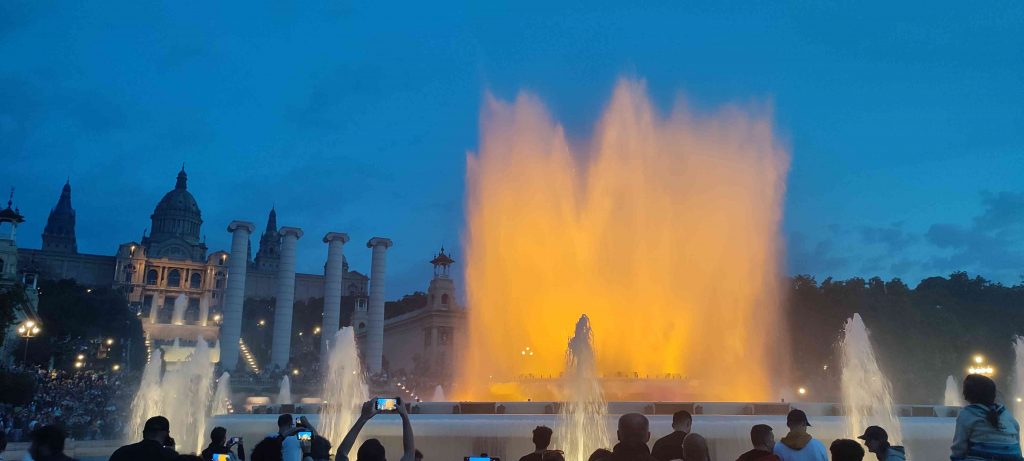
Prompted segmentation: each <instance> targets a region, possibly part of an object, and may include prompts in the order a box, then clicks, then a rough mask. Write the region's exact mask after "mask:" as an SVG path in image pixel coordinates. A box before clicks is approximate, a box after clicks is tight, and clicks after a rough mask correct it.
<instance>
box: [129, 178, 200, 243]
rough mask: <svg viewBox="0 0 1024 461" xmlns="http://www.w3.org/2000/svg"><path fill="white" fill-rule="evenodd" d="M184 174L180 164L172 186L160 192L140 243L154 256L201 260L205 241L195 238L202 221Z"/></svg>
mask: <svg viewBox="0 0 1024 461" xmlns="http://www.w3.org/2000/svg"><path fill="white" fill-rule="evenodd" d="M187 184H188V175H186V174H185V166H184V165H182V167H181V171H180V172H179V173H178V180H177V182H176V183H175V184H174V189H172V190H171V191H170V192H168V193H166V194H164V197H163V198H162V199H160V203H157V205H156V209H155V210H153V214H152V215H151V216H150V218H151V219H152V220H153V226H152V227H151V229H150V232H149V237H146V238H145V239H143V242H142V245H143V246H145V247H146V248H147V254H149V256H150V257H155V258H170V259H179V260H192V261H204V260H205V259H206V244H205V243H203V242H201V241H200V239H199V227H200V226H201V225H202V224H203V219H202V215H201V213H200V211H199V204H197V203H196V199H195V197H192V194H191V193H189V191H188V186H187Z"/></svg>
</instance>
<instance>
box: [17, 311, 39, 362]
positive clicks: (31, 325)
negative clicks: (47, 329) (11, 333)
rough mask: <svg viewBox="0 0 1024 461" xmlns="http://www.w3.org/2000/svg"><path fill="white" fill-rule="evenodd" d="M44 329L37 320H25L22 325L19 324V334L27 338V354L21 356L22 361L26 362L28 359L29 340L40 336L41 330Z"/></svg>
mask: <svg viewBox="0 0 1024 461" xmlns="http://www.w3.org/2000/svg"><path fill="white" fill-rule="evenodd" d="M40 331H42V330H41V329H40V328H39V324H37V323H36V321H35V320H31V319H29V320H25V321H24V322H22V324H21V325H19V326H18V336H21V337H22V338H25V355H24V356H23V357H22V358H21V362H22V363H25V361H26V360H28V340H29V338H34V337H36V336H39V332H40Z"/></svg>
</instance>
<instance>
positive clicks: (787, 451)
mask: <svg viewBox="0 0 1024 461" xmlns="http://www.w3.org/2000/svg"><path fill="white" fill-rule="evenodd" d="M786 426H787V427H789V433H788V434H786V436H785V437H783V438H782V440H780V441H779V442H778V443H776V444H775V454H776V455H779V458H782V461H828V453H827V452H826V451H825V445H824V444H822V443H821V442H819V441H818V440H816V439H815V438H814V437H811V434H808V433H807V428H808V427H810V426H811V423H810V422H808V421H807V413H804V412H803V410H792V411H790V412H789V414H788V415H786Z"/></svg>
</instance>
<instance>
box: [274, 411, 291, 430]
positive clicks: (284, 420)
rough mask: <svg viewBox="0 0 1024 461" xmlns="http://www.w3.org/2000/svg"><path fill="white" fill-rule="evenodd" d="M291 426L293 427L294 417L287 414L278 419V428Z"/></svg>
mask: <svg viewBox="0 0 1024 461" xmlns="http://www.w3.org/2000/svg"><path fill="white" fill-rule="evenodd" d="M291 425H292V415H290V414H288V413H285V414H283V415H281V416H278V417H277V427H281V426H291Z"/></svg>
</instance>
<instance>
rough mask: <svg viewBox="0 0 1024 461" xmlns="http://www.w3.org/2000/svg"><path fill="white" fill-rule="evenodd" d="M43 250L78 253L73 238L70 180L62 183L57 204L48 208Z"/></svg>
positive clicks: (73, 219) (73, 218)
mask: <svg viewBox="0 0 1024 461" xmlns="http://www.w3.org/2000/svg"><path fill="white" fill-rule="evenodd" d="M43 251H52V252H58V253H78V243H77V242H76V240H75V209H74V208H72V207H71V181H70V180H68V182H65V183H64V188H63V189H61V191H60V198H59V199H57V206H55V207H53V208H52V209H51V210H50V216H49V217H48V218H46V228H44V229H43Z"/></svg>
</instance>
